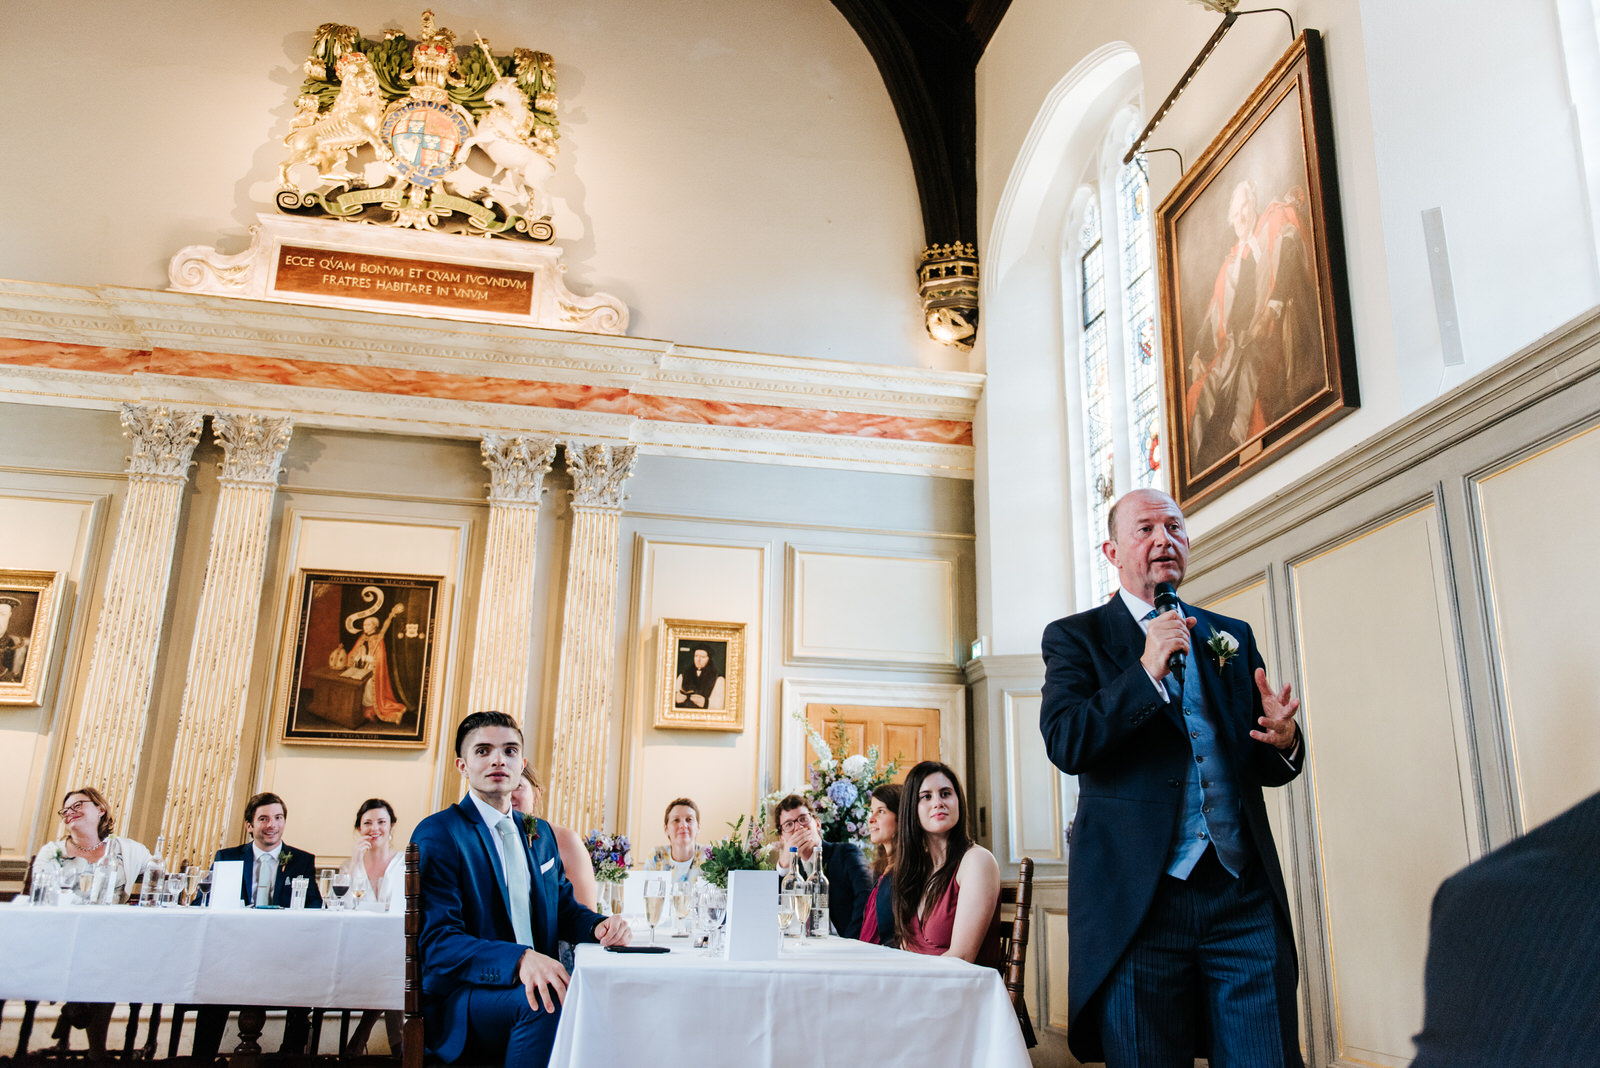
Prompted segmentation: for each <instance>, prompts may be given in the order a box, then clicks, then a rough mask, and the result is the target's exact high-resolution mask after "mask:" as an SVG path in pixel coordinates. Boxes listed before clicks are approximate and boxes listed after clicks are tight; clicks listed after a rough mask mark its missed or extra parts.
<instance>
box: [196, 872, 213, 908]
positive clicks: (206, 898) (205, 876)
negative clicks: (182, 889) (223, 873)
mask: <svg viewBox="0 0 1600 1068" xmlns="http://www.w3.org/2000/svg"><path fill="white" fill-rule="evenodd" d="M195 885H196V886H198V887H199V888H200V904H201V906H202V907H204V906H208V905H210V904H211V869H210V868H201V869H200V878H199V879H197V880H195Z"/></svg>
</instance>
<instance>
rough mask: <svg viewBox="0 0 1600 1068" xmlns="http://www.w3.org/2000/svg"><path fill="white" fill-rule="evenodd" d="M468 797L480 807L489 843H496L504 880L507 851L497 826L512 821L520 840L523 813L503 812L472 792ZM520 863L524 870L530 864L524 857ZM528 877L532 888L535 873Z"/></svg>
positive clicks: (468, 792) (495, 848) (496, 852)
mask: <svg viewBox="0 0 1600 1068" xmlns="http://www.w3.org/2000/svg"><path fill="white" fill-rule="evenodd" d="M467 796H468V797H469V798H471V799H472V803H473V804H474V805H476V806H478V814H479V815H480V816H482V817H483V822H484V825H485V826H487V827H488V828H489V841H491V842H493V843H494V852H495V856H497V857H499V858H500V876H501V878H504V877H505V874H506V849H505V846H503V845H501V844H500V835H499V832H497V831H496V830H495V825H496V824H498V823H499V822H500V821H501V820H505V819H509V820H511V826H512V827H513V828H515V830H516V831H517V837H519V838H520V837H522V825H521V819H522V813H520V812H518V811H517V810H516V809H511V810H510V811H509V812H501V811H500V810H499V809H497V808H495V807H494V806H493V805H491V804H489V802H487V801H485V800H484V799H483V798H481V797H479V796H478V795H477V794H475V793H473V792H472V791H471V790H468V791H467ZM520 863H521V864H522V865H523V867H524V868H526V867H527V864H528V859H527V857H526V856H523V857H522V859H521V861H520ZM528 876H529V883H528V885H529V886H532V885H533V883H532V877H533V873H532V872H531V871H529V873H528Z"/></svg>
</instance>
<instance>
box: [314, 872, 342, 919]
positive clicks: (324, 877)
mask: <svg viewBox="0 0 1600 1068" xmlns="http://www.w3.org/2000/svg"><path fill="white" fill-rule="evenodd" d="M338 874H339V869H338V868H318V869H317V893H318V894H320V895H321V897H322V907H323V908H325V909H331V908H333V906H332V905H330V904H328V902H329V901H331V900H332V897H331V895H332V893H333V877H334V876H335V875H338Z"/></svg>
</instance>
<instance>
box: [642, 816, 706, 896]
mask: <svg viewBox="0 0 1600 1068" xmlns="http://www.w3.org/2000/svg"><path fill="white" fill-rule="evenodd" d="M661 823H662V828H663V829H664V830H665V831H666V832H667V844H666V845H664V846H657V847H656V851H655V852H654V853H652V854H651V855H650V863H649V864H647V865H645V869H646V870H647V871H670V872H671V873H672V880H673V882H676V883H688V882H693V881H694V879H695V877H696V876H697V875H699V874H700V864H701V862H702V861H704V860H705V859H706V851H705V850H704V849H701V848H700V843H699V842H698V841H696V839H698V838H699V837H700V806H699V805H697V804H695V803H694V802H693V801H691V800H689V799H688V798H687V797H675V798H673V799H672V800H671V801H668V802H667V813H666V815H665V816H664V817H663V818H662V821H661Z"/></svg>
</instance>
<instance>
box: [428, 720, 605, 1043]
mask: <svg viewBox="0 0 1600 1068" xmlns="http://www.w3.org/2000/svg"><path fill="white" fill-rule="evenodd" d="M526 763H527V761H526V760H525V759H524V757H523V753H522V731H521V730H520V729H519V728H518V727H517V722H516V720H514V719H512V718H511V717H510V716H508V715H506V714H505V713H503V712H474V713H473V714H471V715H470V716H468V717H467V718H466V719H464V720H462V721H461V725H460V726H459V727H457V728H456V770H457V771H459V772H460V773H461V774H462V775H463V776H465V777H466V780H467V786H468V790H467V796H466V797H464V798H462V799H461V800H460V801H459V802H457V803H456V804H454V805H451V806H450V807H449V808H447V809H445V810H444V811H443V812H436V813H434V814H433V815H431V816H429V817H428V818H427V819H425V820H423V821H422V822H421V823H419V824H418V825H417V829H416V831H415V832H414V833H413V834H412V835H411V841H412V842H414V843H415V844H416V845H417V847H418V848H419V850H420V851H421V854H422V856H421V876H422V932H421V935H420V937H419V938H418V946H419V948H420V949H421V951H422V1012H423V1019H424V1028H425V1034H426V1041H427V1047H428V1050H429V1051H430V1052H432V1053H433V1054H435V1055H436V1056H438V1057H440V1058H441V1059H442V1060H445V1061H451V1062H453V1061H457V1060H460V1059H462V1058H467V1059H469V1060H471V1061H474V1062H480V1061H482V1062H488V1061H496V1062H498V1061H500V1060H504V1062H505V1063H506V1064H508V1065H519V1066H520V1065H543V1064H545V1063H546V1062H548V1061H549V1059H550V1049H551V1046H552V1045H553V1044H554V1042H555V1034H556V1023H557V1021H558V1018H559V1014H560V1012H561V1001H562V1000H563V999H564V998H565V996H566V990H567V980H568V976H567V970H566V969H565V968H563V967H562V966H561V962H560V961H559V960H557V959H556V954H557V952H558V951H557V948H556V942H557V940H558V939H564V940H566V941H568V942H600V943H601V944H603V945H608V946H610V945H618V944H623V945H625V944H626V943H627V941H628V936H629V930H628V925H627V923H626V922H624V921H623V920H622V919H621V918H620V917H616V916H613V917H611V918H609V919H607V918H606V917H603V916H601V915H600V914H599V913H597V912H594V911H592V910H590V909H587V908H584V907H583V906H582V905H580V904H578V903H577V902H576V901H575V900H574V899H573V896H572V884H571V883H570V882H568V881H567V876H566V872H565V871H564V870H563V868H562V866H561V855H560V853H559V852H557V849H556V836H555V832H554V831H552V830H551V828H550V824H548V823H546V822H545V821H544V820H536V821H535V822H534V824H533V826H532V827H531V828H530V827H527V826H526V825H525V824H524V823H523V821H522V820H521V819H519V818H517V814H516V813H515V812H513V811H512V808H511V794H512V791H513V790H515V789H516V786H517V783H519V782H521V781H522V768H523V765H524V764H526Z"/></svg>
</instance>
